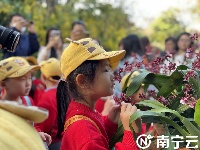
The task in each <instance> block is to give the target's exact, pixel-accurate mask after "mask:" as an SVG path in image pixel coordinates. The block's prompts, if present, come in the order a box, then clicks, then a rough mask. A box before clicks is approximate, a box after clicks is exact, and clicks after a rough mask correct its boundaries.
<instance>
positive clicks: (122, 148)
mask: <svg viewBox="0 0 200 150" xmlns="http://www.w3.org/2000/svg"><path fill="white" fill-rule="evenodd" d="M66 115H67V117H66V119H68V118H70V117H72V116H74V115H84V116H86V117H89V118H90V119H91V120H93V121H94V122H95V123H96V125H97V126H98V127H99V129H100V131H101V132H100V131H99V130H98V129H97V127H96V126H95V125H94V124H93V123H92V122H91V121H88V120H79V121H76V122H74V123H72V124H71V125H70V126H69V127H68V128H67V130H66V131H65V132H64V135H63V139H62V143H61V150H66V149H67V150H109V145H108V143H109V140H110V139H111V137H112V136H113V134H114V133H115V132H116V130H117V127H118V126H117V124H114V123H112V122H111V121H110V120H109V119H108V117H102V116H101V115H100V113H99V112H97V111H93V110H92V109H91V108H89V107H87V106H85V105H83V104H81V103H78V102H75V101H72V102H71V103H70V105H69V107H68V111H67V114H66ZM115 149H116V150H139V148H138V147H137V146H136V143H135V142H134V139H133V135H132V132H131V131H124V137H123V140H122V142H121V143H120V142H119V143H116V145H115Z"/></svg>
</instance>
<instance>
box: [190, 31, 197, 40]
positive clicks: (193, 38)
mask: <svg viewBox="0 0 200 150" xmlns="http://www.w3.org/2000/svg"><path fill="white" fill-rule="evenodd" d="M198 37H199V35H198V33H197V32H195V33H194V35H192V36H190V38H191V40H193V41H195V40H198Z"/></svg>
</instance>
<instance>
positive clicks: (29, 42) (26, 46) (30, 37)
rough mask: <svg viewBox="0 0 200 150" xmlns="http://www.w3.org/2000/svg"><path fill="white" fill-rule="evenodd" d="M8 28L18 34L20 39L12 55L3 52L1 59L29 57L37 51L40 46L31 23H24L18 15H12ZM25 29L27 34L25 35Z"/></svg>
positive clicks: (22, 18)
mask: <svg viewBox="0 0 200 150" xmlns="http://www.w3.org/2000/svg"><path fill="white" fill-rule="evenodd" d="M9 27H10V28H11V29H12V30H15V31H18V32H20V33H21V38H20V41H19V44H18V46H17V47H16V49H15V52H14V53H12V52H9V51H6V50H3V59H5V58H8V57H11V56H30V55H32V54H33V53H35V52H37V51H38V50H39V48H40V45H39V42H38V39H37V35H36V31H35V25H34V23H33V22H28V21H26V20H25V19H24V17H23V16H22V15H20V14H13V15H12V16H11V17H10V19H9ZM26 28H27V31H28V34H27V33H25V30H26Z"/></svg>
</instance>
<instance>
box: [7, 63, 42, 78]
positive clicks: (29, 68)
mask: <svg viewBox="0 0 200 150" xmlns="http://www.w3.org/2000/svg"><path fill="white" fill-rule="evenodd" d="M39 69H40V66H37V65H32V66H23V67H22V68H21V69H20V70H18V71H17V72H15V73H13V74H11V75H9V76H8V77H7V78H16V77H21V76H23V75H25V74H26V73H28V72H29V71H33V70H39Z"/></svg>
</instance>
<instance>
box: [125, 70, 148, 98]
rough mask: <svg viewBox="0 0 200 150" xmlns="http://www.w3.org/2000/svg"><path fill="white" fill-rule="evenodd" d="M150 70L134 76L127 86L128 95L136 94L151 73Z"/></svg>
mask: <svg viewBox="0 0 200 150" xmlns="http://www.w3.org/2000/svg"><path fill="white" fill-rule="evenodd" d="M149 73H150V72H148V71H143V72H142V73H140V74H139V75H138V76H136V77H134V78H133V79H132V81H131V83H130V85H129V87H128V88H127V91H126V95H127V96H131V95H132V94H134V93H135V92H136V91H137V90H138V89H139V88H140V86H141V85H142V83H143V81H144V78H145V77H146V76H147V75H148V74H149Z"/></svg>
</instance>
